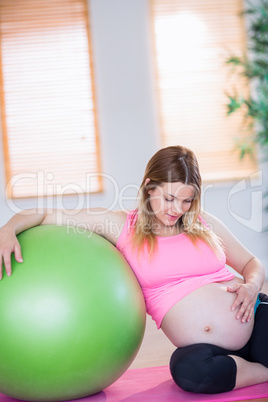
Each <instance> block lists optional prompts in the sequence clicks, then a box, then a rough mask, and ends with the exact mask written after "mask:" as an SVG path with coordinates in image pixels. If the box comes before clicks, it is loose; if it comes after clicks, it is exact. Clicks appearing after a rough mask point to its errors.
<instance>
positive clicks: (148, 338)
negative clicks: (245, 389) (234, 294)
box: [130, 282, 268, 402]
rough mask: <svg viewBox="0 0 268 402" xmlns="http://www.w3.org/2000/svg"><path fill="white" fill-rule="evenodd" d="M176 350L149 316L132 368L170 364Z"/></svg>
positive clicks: (266, 287) (266, 290) (267, 286)
mask: <svg viewBox="0 0 268 402" xmlns="http://www.w3.org/2000/svg"><path fill="white" fill-rule="evenodd" d="M262 291H263V292H264V293H267V294H268V282H265V284H264V286H263V289H262ZM174 350H175V346H174V345H173V344H172V343H171V342H170V341H169V339H167V337H166V336H165V335H164V333H163V332H162V331H161V330H157V328H156V325H155V322H154V321H153V320H152V319H151V317H149V316H147V319H146V329H145V335H144V338H143V342H142V345H141V347H140V350H139V352H138V354H137V356H136V358H135V360H134V362H133V363H132V365H131V366H130V368H141V367H154V366H165V365H168V364H169V359H170V356H171V354H172V352H173V351H174ZM265 400H266V401H267V400H268V399H251V402H257V401H261V402H264V401H265ZM241 402H243V401H241Z"/></svg>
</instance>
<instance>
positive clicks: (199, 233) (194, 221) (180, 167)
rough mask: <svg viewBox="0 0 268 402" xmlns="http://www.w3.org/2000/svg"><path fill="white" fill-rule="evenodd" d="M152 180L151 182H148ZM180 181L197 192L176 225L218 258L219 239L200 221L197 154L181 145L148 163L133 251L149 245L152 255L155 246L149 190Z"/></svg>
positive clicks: (168, 149)
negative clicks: (208, 248)
mask: <svg viewBox="0 0 268 402" xmlns="http://www.w3.org/2000/svg"><path fill="white" fill-rule="evenodd" d="M147 178H148V179H150V181H149V183H147V182H146V179H147ZM173 182H181V183H184V184H185V185H191V186H193V187H194V189H195V194H194V199H193V201H192V204H191V207H190V208H189V210H188V211H187V212H185V213H184V214H183V216H182V217H181V218H180V219H179V220H178V222H177V223H176V225H177V228H178V229H179V230H180V232H182V233H184V234H185V235H187V236H188V238H189V239H190V240H191V241H192V242H193V243H194V244H196V241H197V240H198V239H200V240H202V241H204V242H205V243H206V244H207V245H208V246H209V247H210V248H211V249H212V250H213V251H214V252H215V253H216V254H217V255H218V254H220V252H221V250H222V246H221V243H220V240H219V238H218V237H217V236H216V235H215V234H214V233H213V232H212V231H211V230H209V229H208V227H207V226H206V225H204V223H203V222H202V221H200V220H199V219H198V217H199V215H200V208H201V185H202V180H201V176H200V172H199V166H198V162H197V159H196V156H195V154H194V153H193V152H192V151H191V150H190V149H188V148H185V147H182V146H179V145H177V146H170V147H167V148H162V149H160V150H159V151H158V152H156V154H154V155H153V157H152V158H151V159H150V160H149V162H148V164H147V166H146V169H145V173H144V177H143V181H142V183H141V186H140V189H139V206H138V209H137V210H136V221H135V225H134V227H133V235H132V245H133V248H136V249H138V251H139V252H140V251H142V250H143V249H144V245H147V248H148V251H149V253H150V254H151V255H152V253H153V252H154V250H155V248H156V246H157V238H156V235H155V234H154V232H153V229H152V228H153V226H154V224H155V222H156V218H155V215H154V213H153V210H152V208H151V204H150V195H149V191H150V190H154V189H155V188H156V187H158V186H161V184H162V183H173Z"/></svg>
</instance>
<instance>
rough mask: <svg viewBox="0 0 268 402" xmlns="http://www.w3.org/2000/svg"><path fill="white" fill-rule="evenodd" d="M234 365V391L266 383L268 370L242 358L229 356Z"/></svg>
mask: <svg viewBox="0 0 268 402" xmlns="http://www.w3.org/2000/svg"><path fill="white" fill-rule="evenodd" d="M229 356H230V357H232V358H233V359H234V361H235V363H236V367H237V373H236V382H235V387H234V389H238V388H243V387H249V386H250V385H255V384H260V383H262V382H266V381H268V368H267V367H265V366H263V365H262V364H260V363H254V362H249V361H247V360H245V359H242V357H239V356H235V355H231V354H230V355H229Z"/></svg>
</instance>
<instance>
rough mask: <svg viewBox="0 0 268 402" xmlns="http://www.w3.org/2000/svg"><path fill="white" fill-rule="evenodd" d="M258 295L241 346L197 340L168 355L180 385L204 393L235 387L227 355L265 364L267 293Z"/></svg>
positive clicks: (231, 361)
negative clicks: (249, 329)
mask: <svg viewBox="0 0 268 402" xmlns="http://www.w3.org/2000/svg"><path fill="white" fill-rule="evenodd" d="M259 297H260V301H261V304H260V305H259V306H258V308H257V311H256V314H255V323H254V328H253V332H252V335H251V337H250V339H249V341H248V343H247V344H246V345H245V346H244V347H243V348H242V349H240V350H236V351H233V350H232V351H231V350H227V349H223V348H220V347H218V346H215V345H210V344H208V343H197V344H194V345H189V346H185V347H182V348H178V349H176V350H175V352H174V353H173V354H172V356H171V359H170V371H171V375H172V377H173V379H174V381H175V383H176V384H177V385H178V386H179V387H180V388H182V389H183V390H185V391H190V392H198V393H206V394H217V393H220V392H226V391H231V390H232V389H233V388H234V387H235V382H236V371H237V367H236V363H235V361H234V359H232V358H231V357H230V356H228V355H234V356H235V355H236V356H240V357H242V358H243V359H245V360H248V361H251V362H258V363H261V364H262V365H264V366H266V367H268V296H267V295H265V294H263V293H260V296H259ZM265 303H267V304H265Z"/></svg>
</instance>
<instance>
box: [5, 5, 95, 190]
mask: <svg viewBox="0 0 268 402" xmlns="http://www.w3.org/2000/svg"><path fill="white" fill-rule="evenodd" d="M0 40H1V42H0V49H1V53H0V63H1V64H0V89H1V93H0V97H1V105H0V107H1V117H2V134H3V144H4V157H5V170H6V181H7V193H8V194H7V195H8V197H13V198H20V197H31V196H46V195H53V194H62V193H67V194H71V193H73V194H77V193H83V192H89V191H90V192H98V191H101V189H102V185H101V179H100V177H99V176H98V172H100V157H99V143H98V135H97V127H96V112H95V99H94V88H93V79H92V73H93V72H92V58H91V52H90V46H89V44H90V41H89V18H88V12H87V1H86V0H20V1H14V0H0Z"/></svg>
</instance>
